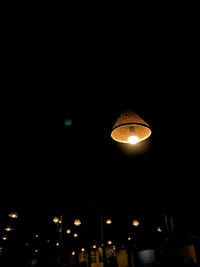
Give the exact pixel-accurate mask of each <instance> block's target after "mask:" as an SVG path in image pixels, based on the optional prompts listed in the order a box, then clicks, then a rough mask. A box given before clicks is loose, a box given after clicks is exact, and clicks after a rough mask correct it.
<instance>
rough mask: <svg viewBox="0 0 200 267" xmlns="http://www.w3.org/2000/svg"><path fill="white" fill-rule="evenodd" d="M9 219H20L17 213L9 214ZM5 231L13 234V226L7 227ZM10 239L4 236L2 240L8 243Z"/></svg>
mask: <svg viewBox="0 0 200 267" xmlns="http://www.w3.org/2000/svg"><path fill="white" fill-rule="evenodd" d="M8 217H10V218H12V219H17V218H18V213H17V212H11V213H9V214H8ZM4 230H5V231H6V232H12V230H13V229H12V227H11V226H6V227H5V228H4ZM7 239H8V236H7V235H3V236H2V240H4V241H6V240H7Z"/></svg>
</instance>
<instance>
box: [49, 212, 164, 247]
mask: <svg viewBox="0 0 200 267" xmlns="http://www.w3.org/2000/svg"><path fill="white" fill-rule="evenodd" d="M53 222H54V223H56V224H57V223H61V220H59V218H58V217H54V219H53ZM106 224H108V225H110V224H112V220H111V219H107V220H106ZM74 225H76V226H80V225H81V221H80V219H75V221H74ZM132 225H133V226H135V227H138V226H139V225H140V222H139V221H138V220H136V219H134V220H133V222H132ZM157 231H158V232H162V229H161V227H160V226H159V227H157ZM66 233H67V234H71V230H70V229H67V230H66ZM73 236H74V237H75V238H77V237H78V234H77V233H74V235H73ZM131 239H132V238H131V237H128V240H129V241H130V240H131ZM107 244H108V245H111V244H112V241H110V240H108V243H107ZM56 246H59V242H57V243H56ZM92 248H96V245H93V246H92Z"/></svg>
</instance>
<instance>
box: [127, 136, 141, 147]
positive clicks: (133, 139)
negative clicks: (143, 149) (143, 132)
mask: <svg viewBox="0 0 200 267" xmlns="http://www.w3.org/2000/svg"><path fill="white" fill-rule="evenodd" d="M138 142H139V138H138V137H137V136H134V135H132V136H129V138H128V143H129V144H131V145H135V144H137V143H138Z"/></svg>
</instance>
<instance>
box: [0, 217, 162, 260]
mask: <svg viewBox="0 0 200 267" xmlns="http://www.w3.org/2000/svg"><path fill="white" fill-rule="evenodd" d="M8 216H9V217H11V218H13V219H17V218H18V214H17V213H10V214H9V215H8ZM53 222H54V223H56V224H57V223H61V220H59V218H58V217H54V218H53ZM106 224H108V225H110V224H112V220H111V219H107V220H106ZM74 225H76V226H80V225H81V221H80V219H76V220H75V221H74ZM132 225H134V226H135V227H137V226H139V225H140V223H139V221H138V220H133V223H132ZM5 231H7V232H10V231H12V228H11V227H9V226H8V227H6V228H5ZM157 231H158V232H161V231H162V230H161V228H160V227H158V228H157ZM66 233H67V234H71V230H70V229H67V230H66ZM34 237H35V238H38V237H39V235H38V234H35V236H34ZM74 237H75V238H77V237H78V234H77V233H74ZM2 239H3V240H7V236H3V237H2ZM131 239H132V238H131V237H128V240H129V241H130V240H131ZM107 244H108V245H112V241H111V240H108V242H107ZM59 245H60V243H59V242H57V243H56V246H57V247H58V246H59ZM92 248H93V249H96V245H92ZM1 249H2V248H0V250H1ZM81 251H82V252H84V251H85V248H82V249H81ZM38 252H39V250H38V249H35V253H38ZM72 255H75V251H73V252H72Z"/></svg>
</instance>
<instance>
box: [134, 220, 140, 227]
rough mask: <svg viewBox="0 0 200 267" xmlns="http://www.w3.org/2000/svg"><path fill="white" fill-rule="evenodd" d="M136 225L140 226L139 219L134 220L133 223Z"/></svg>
mask: <svg viewBox="0 0 200 267" xmlns="http://www.w3.org/2000/svg"><path fill="white" fill-rule="evenodd" d="M132 224H133V225H134V226H135V227H137V226H139V225H140V223H139V221H138V220H133V223H132Z"/></svg>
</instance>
